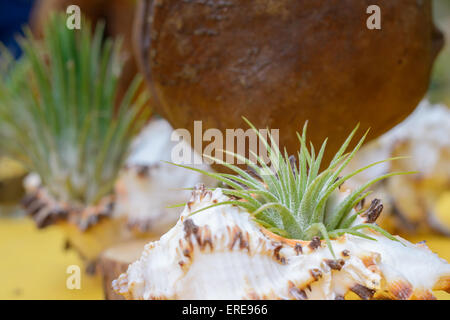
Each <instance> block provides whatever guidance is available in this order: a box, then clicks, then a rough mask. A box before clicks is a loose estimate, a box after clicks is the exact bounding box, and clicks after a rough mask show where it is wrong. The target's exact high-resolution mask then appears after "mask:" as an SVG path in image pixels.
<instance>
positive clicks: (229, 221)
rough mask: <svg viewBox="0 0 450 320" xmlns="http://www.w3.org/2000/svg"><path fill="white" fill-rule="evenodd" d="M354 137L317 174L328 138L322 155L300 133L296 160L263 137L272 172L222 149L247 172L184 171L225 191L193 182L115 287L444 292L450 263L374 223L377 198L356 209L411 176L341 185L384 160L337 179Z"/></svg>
mask: <svg viewBox="0 0 450 320" xmlns="http://www.w3.org/2000/svg"><path fill="white" fill-rule="evenodd" d="M249 125H250V126H251V127H252V128H253V129H254V130H255V132H256V133H257V134H258V131H256V129H255V128H254V127H253V126H252V125H251V124H250V123H249ZM356 130H357V128H355V130H353V132H352V133H351V134H350V136H349V137H348V138H347V140H346V141H345V143H344V144H343V145H342V147H341V148H340V150H339V151H338V152H337V154H336V155H335V156H334V158H333V159H332V161H331V163H330V165H329V166H328V167H326V168H325V169H323V170H322V171H320V170H321V160H322V158H323V154H324V152H325V147H326V141H325V142H324V143H323V145H322V147H321V148H320V150H319V151H318V153H316V152H315V150H314V147H313V146H312V145H311V147H310V148H309V149H308V148H307V144H306V126H305V127H304V130H303V133H302V135H298V137H299V142H300V145H301V149H300V151H299V152H298V154H297V157H298V161H296V159H295V158H294V157H289V156H288V154H287V153H286V152H283V153H282V152H281V151H280V150H279V148H278V146H277V145H276V143H275V141H274V140H275V139H273V137H271V136H269V138H268V139H267V138H266V139H265V138H264V137H263V136H262V135H259V138H260V139H261V141H262V143H263V145H264V146H265V148H266V150H268V158H269V160H270V162H269V164H270V167H269V164H266V162H265V161H264V159H262V158H260V157H258V156H257V155H256V154H255V153H251V154H252V155H253V156H254V157H255V159H257V162H256V163H253V162H251V161H250V160H249V159H247V158H246V157H244V156H242V155H238V154H234V153H232V152H228V154H230V155H234V156H235V158H237V159H238V160H241V162H243V163H246V164H247V166H248V167H249V168H250V171H246V170H243V169H241V168H240V167H237V166H235V165H232V164H229V163H225V162H223V161H220V160H218V159H215V158H212V157H210V159H212V160H215V161H218V162H219V163H221V164H223V165H224V166H226V167H228V168H229V169H231V170H232V171H234V172H235V174H228V173H208V172H203V171H201V170H197V169H195V168H190V169H192V170H196V171H199V172H203V173H204V174H207V175H209V176H210V177H213V178H215V179H216V180H218V181H220V182H222V183H223V184H225V185H226V186H227V187H226V188H215V189H212V190H211V189H207V188H205V186H204V185H197V186H196V187H195V188H194V190H193V192H192V197H191V199H190V201H189V202H188V203H187V204H186V205H185V206H184V210H183V212H182V213H181V215H180V218H179V220H178V222H177V224H176V225H175V226H174V227H173V228H172V229H171V230H169V231H168V232H167V233H166V234H165V235H163V236H162V237H161V238H160V240H159V241H155V242H151V243H149V244H147V246H146V247H145V249H144V251H143V253H142V255H141V258H140V259H139V260H137V261H136V262H134V263H133V264H131V265H130V266H129V267H128V269H127V271H126V272H125V273H123V274H122V275H120V276H119V278H118V279H117V280H114V281H113V283H112V286H113V289H114V290H115V292H117V293H118V294H121V295H123V296H124V297H126V298H127V299H297V300H305V299H344V298H346V297H347V294H348V293H349V292H350V291H351V292H353V293H355V294H356V295H358V296H359V297H360V298H362V299H372V298H376V299H433V298H434V296H433V293H432V290H446V291H447V292H449V291H450V265H449V264H448V263H447V262H445V261H444V260H442V259H439V257H437V256H436V255H435V254H433V253H432V252H431V251H430V250H429V249H428V248H427V247H426V245H424V244H423V243H421V244H417V245H414V244H412V243H409V242H408V241H406V240H404V239H402V238H400V237H398V236H395V237H394V236H391V235H390V234H388V233H387V232H385V231H384V230H383V229H381V228H379V227H378V226H377V225H375V224H374V223H375V221H376V219H377V218H378V216H379V215H380V213H381V210H382V204H381V202H380V201H379V200H374V201H373V202H372V203H371V204H370V206H369V207H368V208H367V209H366V210H362V208H363V207H364V205H363V204H361V203H360V202H361V201H362V199H364V197H365V196H367V194H368V191H366V190H367V189H368V188H369V187H370V186H371V185H373V184H374V183H375V182H377V181H380V180H382V179H384V178H387V177H389V176H391V175H394V174H406V173H407V172H399V173H390V174H387V175H382V176H380V177H379V178H376V179H374V180H371V181H368V182H366V183H365V184H363V185H362V186H360V187H359V188H357V189H355V190H353V191H352V190H350V189H346V188H345V187H344V185H342V184H343V183H344V182H345V181H346V180H348V179H350V178H351V177H353V176H354V175H356V174H358V173H360V172H362V171H364V170H365V169H368V168H370V167H372V166H374V165H376V164H377V163H381V162H383V161H381V162H377V163H374V164H371V165H369V166H366V167H364V168H361V169H359V170H357V171H355V172H352V173H350V174H346V175H345V174H342V176H340V175H341V173H342V172H343V169H344V168H345V167H346V165H347V164H348V162H349V161H350V160H351V159H352V158H353V157H354V156H355V153H356V152H357V150H358V149H359V148H360V146H361V144H362V143H363V141H364V138H365V136H366V135H364V137H363V138H361V139H360V141H359V142H358V143H357V145H356V147H355V148H354V149H353V150H351V151H350V152H349V153H346V151H345V150H346V149H347V147H348V146H349V144H350V143H351V140H352V138H353V136H354V135H355V132H356ZM395 159H396V158H392V159H387V160H384V161H389V160H395ZM182 167H184V168H189V167H187V166H182ZM320 238H322V239H320ZM393 240H394V241H393ZM210 270H214V272H210ZM217 288H220V290H217Z"/></svg>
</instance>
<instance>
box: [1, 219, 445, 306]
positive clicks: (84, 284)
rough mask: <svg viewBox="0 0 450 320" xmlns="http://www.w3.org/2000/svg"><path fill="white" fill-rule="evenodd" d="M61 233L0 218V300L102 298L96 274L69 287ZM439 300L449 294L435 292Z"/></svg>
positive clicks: (435, 243) (441, 244)
mask: <svg viewBox="0 0 450 320" xmlns="http://www.w3.org/2000/svg"><path fill="white" fill-rule="evenodd" d="M424 238H426V240H427V244H428V246H429V247H430V249H431V250H433V251H434V252H437V253H439V255H440V256H441V257H442V258H444V259H446V260H447V261H450V239H449V238H443V237H437V236H428V237H420V238H412V239H410V240H412V241H413V242H418V241H421V240H423V239H424ZM63 247H64V236H63V234H62V232H61V231H60V230H59V229H58V227H50V228H47V229H44V230H38V229H36V227H35V226H34V224H33V222H32V221H31V220H29V219H27V218H0V274H2V275H3V277H2V285H1V286H0V299H103V292H102V284H101V280H100V277H99V276H94V277H93V276H89V275H86V274H85V273H83V274H82V276H81V289H80V290H69V289H67V287H66V280H67V277H68V276H69V275H68V274H67V273H66V270H67V267H68V266H69V265H79V266H80V268H81V269H82V270H84V266H83V263H82V261H81V260H80V259H79V258H78V256H77V255H76V254H75V252H73V251H65V250H64V249H63ZM436 296H437V297H438V298H439V299H449V300H450V294H447V293H444V292H437V293H436Z"/></svg>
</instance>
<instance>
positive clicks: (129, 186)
mask: <svg viewBox="0 0 450 320" xmlns="http://www.w3.org/2000/svg"><path fill="white" fill-rule="evenodd" d="M178 138H179V137H178V136H177V133H176V131H174V130H173V129H172V127H171V126H170V124H169V123H168V122H167V121H166V120H164V119H156V120H153V121H152V122H151V123H150V124H149V125H148V127H147V128H146V129H145V130H144V132H142V133H141V135H140V136H139V138H138V139H137V140H136V142H135V152H134V153H133V154H132V155H131V156H130V158H129V159H128V162H127V163H128V166H127V168H125V169H124V170H122V173H121V175H120V178H119V181H118V182H117V184H116V194H117V202H116V210H115V211H116V214H117V215H125V216H126V217H127V219H128V224H129V225H130V226H132V227H133V229H137V231H140V232H151V233H153V234H159V235H161V234H163V233H165V232H166V231H167V230H169V228H170V227H172V226H173V225H174V224H175V223H176V221H177V220H178V218H179V216H180V213H179V209H178V208H168V207H169V206H173V205H174V204H180V203H183V202H185V199H186V198H187V197H188V196H189V193H190V191H189V190H185V189H187V188H191V187H192V186H193V185H195V184H197V183H200V182H203V183H208V182H210V181H211V179H208V177H206V176H205V175H203V174H201V173H199V172H195V171H192V170H186V169H183V168H180V167H177V166H175V165H172V164H168V163H166V162H165V161H167V162H171V161H172V159H171V155H172V150H173V149H174V146H175V145H176V144H177V142H175V141H177V140H178ZM178 143H182V144H185V145H184V148H188V149H189V150H191V146H190V145H188V143H187V142H186V141H181V142H178ZM192 153H193V155H194V157H198V158H199V159H201V157H200V156H199V155H198V154H196V153H195V152H194V151H193V150H192ZM195 160H197V161H196V162H199V163H200V162H201V161H199V160H198V159H195V158H194V161H195ZM195 167H196V168H198V169H203V170H206V171H209V170H210V169H209V166H208V165H206V164H201V165H197V166H195Z"/></svg>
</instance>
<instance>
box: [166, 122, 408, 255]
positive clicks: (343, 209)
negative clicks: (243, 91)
mask: <svg viewBox="0 0 450 320" xmlns="http://www.w3.org/2000/svg"><path fill="white" fill-rule="evenodd" d="M244 120H245V121H246V122H247V123H248V125H249V126H250V127H251V128H252V129H253V130H254V131H255V133H256V134H257V135H258V137H259V139H260V141H261V143H262V145H264V146H265V148H266V150H267V152H268V157H269V160H270V163H271V164H272V168H269V167H268V166H267V164H266V163H265V162H264V161H263V160H262V159H261V158H260V157H259V156H258V155H256V154H255V153H252V156H254V157H255V159H257V163H252V162H251V161H250V160H249V159H248V158H246V157H243V156H242V155H239V154H236V153H233V152H230V151H227V150H219V151H221V152H223V153H224V154H229V155H232V156H234V157H235V158H236V159H238V160H240V161H242V162H243V163H245V164H246V165H247V166H248V167H249V169H251V171H252V172H253V175H251V174H249V173H248V172H247V171H245V170H243V169H241V168H239V167H237V166H236V165H233V164H229V163H225V162H224V161H222V160H220V159H216V158H213V157H210V156H206V155H205V157H206V158H208V159H210V160H213V161H215V162H216V163H218V164H221V165H223V166H225V167H226V168H228V169H230V170H232V171H234V174H226V173H211V172H206V171H203V170H199V169H196V168H191V167H189V166H184V165H178V164H175V165H177V166H180V167H183V168H187V169H191V170H195V171H197V172H201V173H203V174H205V175H208V176H210V177H213V178H215V179H217V180H219V181H220V182H222V183H223V184H225V185H227V186H228V188H223V189H222V191H223V193H224V194H226V195H228V196H233V199H238V200H231V201H225V202H220V203H216V204H213V205H211V206H208V207H206V208H202V209H200V210H198V211H195V212H192V213H191V215H192V214H196V213H198V212H200V211H204V210H207V209H209V208H213V207H217V206H222V205H235V206H238V207H241V208H243V209H244V210H246V211H248V212H249V213H250V214H251V215H252V216H253V219H254V221H255V222H257V223H259V224H260V225H261V226H262V227H264V228H266V229H268V230H271V231H273V232H275V233H277V234H279V235H282V236H284V237H287V238H291V239H298V240H307V241H308V240H312V239H313V238H314V237H319V238H321V239H324V240H325V241H326V242H327V244H328V247H329V249H330V251H331V253H332V254H333V256H334V252H333V249H332V247H331V241H330V239H332V238H336V237H339V236H341V235H343V234H346V233H348V234H352V235H355V236H359V237H363V238H366V239H371V240H374V238H372V237H370V236H368V235H366V234H364V233H362V232H360V231H359V230H360V229H366V228H367V229H371V230H373V231H376V232H379V233H380V234H382V235H384V236H386V237H388V238H389V239H391V240H396V238H394V237H393V236H391V235H390V234H389V233H387V232H386V231H384V230H383V229H381V228H380V227H379V226H377V225H375V224H373V223H363V224H358V225H356V226H353V224H354V223H355V221H356V219H357V217H358V215H359V214H360V213H361V212H356V210H355V209H354V208H355V206H356V205H357V204H358V203H359V202H360V201H361V200H362V199H363V198H365V197H366V196H368V195H369V194H370V191H367V189H368V188H369V187H370V186H372V185H373V184H374V183H376V182H378V181H380V180H382V179H385V178H388V177H390V176H393V175H400V174H409V173H412V172H395V173H389V174H386V175H383V176H381V177H377V178H375V179H373V180H371V181H368V182H367V183H365V184H364V185H363V186H361V187H359V188H357V189H356V190H354V191H353V192H352V193H350V194H349V195H348V196H347V197H346V198H344V199H343V200H342V201H340V202H339V203H338V204H337V205H330V199H331V197H332V196H333V194H336V192H338V188H339V186H340V185H341V184H342V183H344V182H345V181H346V180H348V179H350V178H351V177H353V176H355V175H356V174H358V173H360V172H362V171H364V170H367V169H369V168H371V167H373V166H375V165H377V164H380V163H383V162H386V161H391V160H397V159H401V158H400V157H398V158H390V159H386V160H383V161H378V162H375V163H372V164H370V165H368V166H366V167H363V168H361V169H359V170H357V171H354V172H352V173H349V174H347V175H344V176H343V177H340V176H339V175H340V173H341V172H342V171H343V170H344V168H345V167H346V166H347V164H348V163H349V162H350V161H351V160H352V158H353V157H354V156H355V154H356V152H357V151H358V150H359V148H360V147H361V145H362V144H363V142H364V140H365V137H366V135H367V132H366V134H364V136H363V137H362V138H361V139H360V140H359V142H358V143H357V145H356V147H355V148H354V149H353V150H351V151H350V152H349V153H345V152H346V149H347V147H348V146H349V144H350V143H351V141H352V138H353V137H354V135H355V133H356V131H357V129H358V126H357V127H356V128H355V129H354V130H353V131H352V132H351V134H350V135H349V137H348V138H347V139H346V141H345V142H344V144H343V145H342V147H341V148H340V149H339V151H338V152H337V153H336V155H335V156H334V158H333V160H332V161H331V163H330V164H329V166H328V167H327V168H325V169H324V170H323V171H321V172H319V170H320V168H321V165H322V158H323V155H324V153H325V148H326V140H325V142H324V143H323V144H322V146H321V148H320V149H319V152H318V153H317V154H316V153H315V151H314V147H313V146H312V144H310V148H309V149H308V147H307V145H308V144H307V141H306V131H307V130H306V129H307V125H306V124H305V126H304V128H303V131H302V134H301V135H300V134H297V136H298V139H299V142H300V147H301V148H300V151H299V152H298V159H296V158H295V157H293V156H288V154H287V152H286V151H284V153H281V151H280V150H279V148H278V146H277V144H276V143H275V141H274V139H273V137H272V136H271V135H270V134H269V139H265V138H264V137H263V136H262V135H261V134H260V133H259V131H258V130H257V129H256V128H255V127H254V126H253V125H252V124H251V123H250V122H249V121H248V120H247V119H245V118H244ZM273 164H276V165H275V166H274V165H273ZM273 168H276V170H274V169H273Z"/></svg>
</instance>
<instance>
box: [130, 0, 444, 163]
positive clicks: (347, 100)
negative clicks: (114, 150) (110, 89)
mask: <svg viewBox="0 0 450 320" xmlns="http://www.w3.org/2000/svg"><path fill="white" fill-rule="evenodd" d="M373 4H376V5H378V6H380V8H381V18H382V20H381V21H382V29H381V30H369V29H368V28H367V27H366V20H367V18H368V17H369V15H368V14H367V13H366V10H367V7H368V6H369V5H373ZM135 27H136V30H135V31H136V35H135V36H136V37H135V40H136V46H137V53H138V60H139V64H140V67H141V70H143V71H144V72H145V75H146V78H147V82H148V86H149V87H150V88H151V91H152V96H153V98H154V101H153V103H154V108H155V109H156V111H157V112H159V113H161V114H162V115H163V116H164V117H166V118H167V119H168V120H169V121H170V122H171V124H172V125H173V126H174V127H176V128H180V127H181V128H187V129H189V130H190V131H191V133H192V132H193V121H194V120H202V121H203V129H208V128H219V129H220V130H222V131H224V130H225V129H226V128H236V127H240V128H246V127H247V126H246V125H245V124H244V122H243V121H242V119H241V117H242V116H246V117H247V118H248V119H249V120H250V121H252V122H253V123H254V124H255V125H256V126H257V127H260V128H265V127H266V126H269V127H271V128H279V129H280V144H281V145H282V146H286V147H287V148H288V151H289V152H294V151H296V150H297V149H298V141H297V138H296V135H295V131H297V130H299V129H301V127H302V125H303V123H304V121H305V120H309V121H310V126H309V128H310V131H309V132H310V138H311V139H312V141H313V142H314V143H315V144H318V143H320V142H321V141H322V140H323V139H324V138H325V137H329V138H330V140H329V153H328V154H329V155H331V153H332V151H336V149H337V147H338V145H340V144H341V143H342V142H343V140H344V139H345V137H346V136H347V135H348V134H349V132H350V131H351V129H352V128H353V127H354V126H355V125H356V124H357V123H358V122H360V123H361V127H362V128H363V129H367V128H368V127H371V128H372V130H371V135H370V138H374V137H376V136H378V135H380V134H381V133H383V132H385V131H386V130H388V129H389V128H391V127H393V126H394V125H395V124H397V123H398V122H400V121H401V120H402V119H404V118H405V117H406V116H407V115H408V114H409V113H410V112H411V111H412V110H413V109H414V108H415V107H416V105H417V104H418V102H419V101H420V100H421V99H422V97H423V96H424V94H425V92H426V90H427V87H428V82H429V77H430V70H431V67H432V64H433V61H434V59H435V57H436V55H437V53H438V51H439V50H440V48H441V46H442V35H441V33H440V32H438V31H437V30H436V29H435V27H434V25H433V21H432V12H431V1H430V0H420V1H419V0H401V1H392V0H315V1H311V0H142V1H141V3H140V7H139V9H138V11H137V19H136V25H135ZM330 149H331V150H330Z"/></svg>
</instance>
